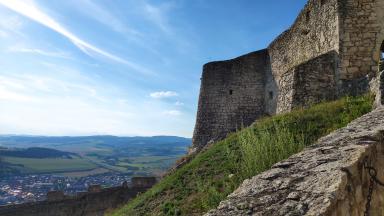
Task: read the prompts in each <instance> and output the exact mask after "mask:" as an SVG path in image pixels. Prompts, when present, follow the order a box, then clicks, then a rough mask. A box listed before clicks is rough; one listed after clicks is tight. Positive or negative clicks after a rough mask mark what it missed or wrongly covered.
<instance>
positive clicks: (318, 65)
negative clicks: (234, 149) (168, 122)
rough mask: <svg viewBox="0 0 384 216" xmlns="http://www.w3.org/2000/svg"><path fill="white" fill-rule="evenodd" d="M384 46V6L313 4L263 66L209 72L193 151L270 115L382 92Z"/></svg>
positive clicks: (230, 65)
mask: <svg viewBox="0 0 384 216" xmlns="http://www.w3.org/2000/svg"><path fill="white" fill-rule="evenodd" d="M383 40H384V0H309V1H308V3H307V4H306V5H305V7H304V9H303V10H302V11H301V12H300V14H299V15H298V17H297V19H296V20H295V22H294V24H293V25H292V26H291V27H290V28H289V29H288V30H287V31H285V32H284V33H282V34H281V35H280V36H279V37H277V38H276V39H275V40H274V41H273V42H272V43H271V44H270V45H269V46H268V48H267V51H266V50H262V51H259V52H255V53H253V54H252V55H255V54H256V53H259V57H257V58H254V59H258V60H256V61H254V60H251V59H252V57H251V56H252V55H251V54H250V55H246V56H242V57H239V58H237V59H235V60H230V61H224V62H215V63H209V64H207V65H206V66H205V67H204V72H203V78H202V86H201V89H200V98H199V107H198V113H197V120H196V126H195V131H194V136H193V141H192V143H193V147H195V148H197V149H199V148H201V147H202V146H204V145H205V144H207V143H208V142H210V141H216V140H219V139H222V138H224V137H225V136H226V135H227V133H228V132H231V131H234V130H236V129H238V128H240V127H241V126H248V125H249V124H251V123H252V121H254V120H256V119H257V118H259V117H260V116H263V115H274V114H276V113H282V112H289V111H291V110H292V109H293V108H296V107H306V106H308V105H310V104H313V103H317V102H320V101H324V100H333V99H336V98H339V97H342V96H345V95H359V94H362V93H366V92H367V91H369V89H374V88H376V87H375V85H377V84H375V83H377V82H372V80H373V79H375V77H377V73H378V70H379V69H378V64H379V60H380V54H381V51H382V50H383V49H384V48H383V45H382V44H383ZM247 64H249V65H247ZM370 84H371V85H370ZM372 84H373V86H372ZM252 85H254V86H252ZM231 88H236V89H237V90H233V92H234V95H233V96H232V95H231V94H228V92H229V91H230V89H231ZM237 93H240V95H237Z"/></svg>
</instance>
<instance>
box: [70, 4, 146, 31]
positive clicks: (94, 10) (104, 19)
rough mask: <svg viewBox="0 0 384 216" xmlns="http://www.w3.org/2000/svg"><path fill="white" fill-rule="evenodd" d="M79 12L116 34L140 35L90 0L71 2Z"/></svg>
mask: <svg viewBox="0 0 384 216" xmlns="http://www.w3.org/2000/svg"><path fill="white" fill-rule="evenodd" d="M72 3H73V4H74V5H75V6H76V7H75V8H77V9H79V11H80V12H81V13H83V14H85V15H87V16H88V17H90V18H92V19H94V20H96V21H98V22H99V23H102V24H104V25H106V26H109V27H110V28H112V29H113V30H114V31H116V32H120V33H129V34H132V35H141V33H140V32H138V31H136V30H135V29H132V28H128V27H127V24H125V23H123V22H121V21H120V20H119V19H118V18H117V17H116V16H115V15H114V14H113V13H111V12H109V11H108V10H106V9H105V7H102V6H100V5H98V4H96V3H95V2H94V1H92V0H82V1H78V0H76V1H73V2H72Z"/></svg>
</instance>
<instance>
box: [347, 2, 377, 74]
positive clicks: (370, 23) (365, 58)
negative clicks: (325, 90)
mask: <svg viewBox="0 0 384 216" xmlns="http://www.w3.org/2000/svg"><path fill="white" fill-rule="evenodd" d="M339 4H340V11H339V12H340V58H341V73H340V78H341V79H342V80H344V79H347V80H348V79H349V80H350V79H355V78H359V77H363V76H365V75H367V74H368V75H371V77H373V76H374V75H375V73H376V72H377V71H378V67H377V66H378V61H379V59H380V46H381V44H382V42H383V40H384V1H381V0H375V1H374V0H339Z"/></svg>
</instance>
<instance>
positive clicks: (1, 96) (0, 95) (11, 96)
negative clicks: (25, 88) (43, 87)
mask: <svg viewBox="0 0 384 216" xmlns="http://www.w3.org/2000/svg"><path fill="white" fill-rule="evenodd" d="M3 100H5V101H16V102H30V101H36V98H34V97H32V96H29V95H25V94H20V93H17V92H14V91H10V90H8V89H5V88H3V87H0V101H3Z"/></svg>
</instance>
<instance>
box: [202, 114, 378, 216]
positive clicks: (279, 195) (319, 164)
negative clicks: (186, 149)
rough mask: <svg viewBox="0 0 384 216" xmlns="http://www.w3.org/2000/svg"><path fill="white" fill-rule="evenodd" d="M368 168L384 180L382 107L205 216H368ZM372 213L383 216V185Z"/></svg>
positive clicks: (248, 182)
mask: <svg viewBox="0 0 384 216" xmlns="http://www.w3.org/2000/svg"><path fill="white" fill-rule="evenodd" d="M365 165H369V166H372V167H374V168H375V169H376V171H377V178H378V179H379V180H381V181H384V169H383V167H384V108H382V107H381V108H378V109H376V110H374V111H373V112H371V113H369V114H366V115H364V116H362V117H360V118H359V119H357V120H355V121H353V122H352V123H350V124H349V125H348V126H347V127H345V128H343V129H340V130H337V131H335V132H333V133H331V134H330V135H328V136H326V137H324V138H322V139H320V140H319V141H318V142H317V143H316V144H314V145H313V146H311V147H309V148H307V149H305V150H304V151H303V152H301V153H298V154H296V155H293V156H291V157H290V158H288V159H287V160H284V161H282V162H279V163H277V164H275V165H274V166H273V167H272V168H271V169H270V170H268V171H266V172H263V173H261V174H259V175H257V176H255V177H253V178H252V179H249V180H245V181H244V182H243V184H242V185H241V186H240V187H239V188H238V189H237V190H236V191H234V192H233V193H232V194H231V195H229V196H228V198H227V200H225V201H223V202H221V203H220V205H219V207H218V208H217V209H215V210H212V211H210V212H209V213H207V214H206V215H207V216H216V215H217V216H218V215H233V216H235V215H236V216H237V215H260V216H264V215H275V216H278V215H281V216H283V215H284V216H287V215H292V216H293V215H335V216H336V215H351V216H355V215H356V216H358V215H363V212H364V211H365V210H366V203H367V196H368V190H369V185H370V180H371V178H370V175H369V174H368V172H369V171H368V169H367V168H366V166H365ZM371 174H372V171H371ZM369 209H370V215H383V212H384V187H382V186H380V185H379V184H377V183H374V184H373V193H372V201H371V204H370V208H369Z"/></svg>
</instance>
